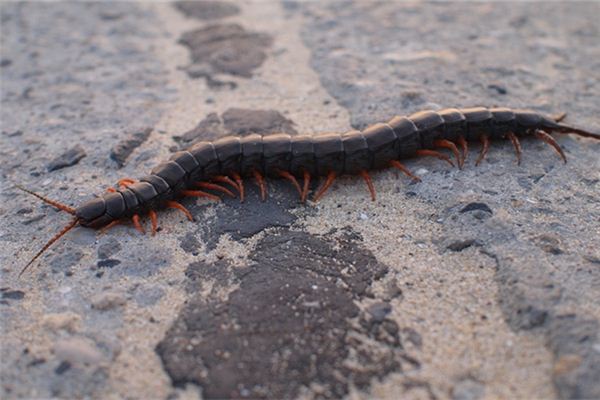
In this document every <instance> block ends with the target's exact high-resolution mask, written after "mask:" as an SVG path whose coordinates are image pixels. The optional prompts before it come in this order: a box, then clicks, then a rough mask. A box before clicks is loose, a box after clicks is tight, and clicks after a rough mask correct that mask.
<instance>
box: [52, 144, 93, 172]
mask: <svg viewBox="0 0 600 400" xmlns="http://www.w3.org/2000/svg"><path fill="white" fill-rule="evenodd" d="M85 156H86V152H85V150H84V149H83V147H82V146H81V145H79V144H78V145H75V146H74V147H72V148H70V149H69V150H67V151H66V152H64V153H63V154H61V155H60V156H58V157H56V158H55V159H53V160H52V161H50V163H49V164H48V172H52V171H56V170H57V169H62V168H66V167H70V166H73V165H75V164H77V163H78V162H79V161H81V159H82V158H83V157H85Z"/></svg>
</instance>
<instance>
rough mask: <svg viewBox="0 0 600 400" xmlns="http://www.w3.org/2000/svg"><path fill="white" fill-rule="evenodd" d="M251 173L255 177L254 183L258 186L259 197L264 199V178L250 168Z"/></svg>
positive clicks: (265, 193) (265, 187)
mask: <svg viewBox="0 0 600 400" xmlns="http://www.w3.org/2000/svg"><path fill="white" fill-rule="evenodd" d="M252 175H254V179H256V184H257V185H258V187H259V188H260V199H261V200H262V201H265V199H266V198H267V185H266V184H265V178H263V176H262V175H261V174H260V172H258V171H257V170H252Z"/></svg>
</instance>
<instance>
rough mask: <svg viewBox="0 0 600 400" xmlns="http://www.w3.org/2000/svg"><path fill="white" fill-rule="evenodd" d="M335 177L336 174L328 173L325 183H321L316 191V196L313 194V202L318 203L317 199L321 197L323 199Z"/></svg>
mask: <svg viewBox="0 0 600 400" xmlns="http://www.w3.org/2000/svg"><path fill="white" fill-rule="evenodd" d="M335 177H336V174H335V172H333V171H330V172H329V173H328V174H327V179H325V183H323V185H322V186H321V188H320V189H319V190H318V191H317V194H315V197H314V198H313V201H314V202H317V201H319V199H320V198H321V197H323V195H324V194H325V192H326V191H327V189H329V187H330V186H331V185H332V184H333V181H335Z"/></svg>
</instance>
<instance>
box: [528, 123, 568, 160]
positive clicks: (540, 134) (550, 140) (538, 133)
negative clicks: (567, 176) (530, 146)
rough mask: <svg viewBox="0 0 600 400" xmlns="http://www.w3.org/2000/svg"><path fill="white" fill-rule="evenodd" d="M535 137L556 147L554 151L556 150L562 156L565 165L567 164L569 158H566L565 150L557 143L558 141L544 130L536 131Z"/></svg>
mask: <svg viewBox="0 0 600 400" xmlns="http://www.w3.org/2000/svg"><path fill="white" fill-rule="evenodd" d="M535 136H536V137H537V138H538V139H541V140H543V141H544V142H546V143H548V144H549V145H550V146H552V147H554V150H556V152H557V153H558V154H559V155H560V157H561V158H562V159H563V161H564V162H565V164H566V163H567V156H565V153H564V152H563V149H561V147H560V145H559V144H558V143H557V142H556V140H554V138H553V137H552V136H550V135H549V134H548V133H546V132H544V131H542V130H537V131H535Z"/></svg>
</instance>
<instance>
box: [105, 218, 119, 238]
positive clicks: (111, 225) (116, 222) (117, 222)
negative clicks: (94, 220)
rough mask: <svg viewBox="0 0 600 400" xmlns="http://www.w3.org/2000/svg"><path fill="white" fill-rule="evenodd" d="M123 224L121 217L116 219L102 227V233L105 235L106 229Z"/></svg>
mask: <svg viewBox="0 0 600 400" xmlns="http://www.w3.org/2000/svg"><path fill="white" fill-rule="evenodd" d="M119 224H121V220H120V219H116V220H114V221H112V222H111V223H109V224H108V225H106V226H104V227H102V229H100V234H101V235H104V234H105V233H106V231H108V230H109V229H110V228H112V227H113V226H117V225H119Z"/></svg>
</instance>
